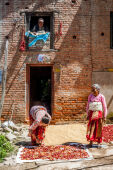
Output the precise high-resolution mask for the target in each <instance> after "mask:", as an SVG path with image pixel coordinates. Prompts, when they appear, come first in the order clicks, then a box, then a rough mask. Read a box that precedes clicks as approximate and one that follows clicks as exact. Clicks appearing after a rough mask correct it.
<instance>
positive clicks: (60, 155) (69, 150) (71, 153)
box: [21, 145, 89, 160]
mask: <svg viewBox="0 0 113 170" xmlns="http://www.w3.org/2000/svg"><path fill="white" fill-rule="evenodd" d="M87 157H89V155H88V153H87V152H86V151H85V150H84V149H79V148H77V147H76V146H66V145H58V146H39V147H36V148H34V149H28V148H24V149H23V151H22V154H21V160H34V159H49V160H58V159H59V160H70V159H80V158H87Z"/></svg>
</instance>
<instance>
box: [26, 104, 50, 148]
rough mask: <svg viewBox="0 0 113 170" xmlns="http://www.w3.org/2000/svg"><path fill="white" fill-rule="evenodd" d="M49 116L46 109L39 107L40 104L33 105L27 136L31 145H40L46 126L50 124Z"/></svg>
mask: <svg viewBox="0 0 113 170" xmlns="http://www.w3.org/2000/svg"><path fill="white" fill-rule="evenodd" d="M50 120H51V116H50V115H49V113H48V112H47V109H46V108H45V107H44V106H42V105H40V102H35V105H34V106H32V107H31V110H30V125H31V126H30V128H29V134H28V136H30V137H31V142H32V145H36V144H42V142H43V139H44V137H45V129H46V126H47V125H48V124H49V123H50Z"/></svg>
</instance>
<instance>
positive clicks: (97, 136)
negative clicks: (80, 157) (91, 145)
mask: <svg viewBox="0 0 113 170" xmlns="http://www.w3.org/2000/svg"><path fill="white" fill-rule="evenodd" d="M97 112H98V113H97V116H96V117H94V115H93V114H94V111H90V113H89V122H88V126H87V134H86V138H87V140H88V141H92V142H98V143H102V123H103V120H102V117H103V114H102V111H97Z"/></svg>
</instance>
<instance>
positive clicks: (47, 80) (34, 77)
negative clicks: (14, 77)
mask: <svg viewBox="0 0 113 170" xmlns="http://www.w3.org/2000/svg"><path fill="white" fill-rule="evenodd" d="M51 73H52V67H51V66H48V67H47V66H46V67H45V66H44V67H30V108H31V107H32V105H33V103H34V102H37V101H40V102H41V103H42V104H43V105H44V106H45V107H46V108H47V110H48V113H49V114H50V115H51V96H52V94H51V91H52V90H51V77H52V76H51Z"/></svg>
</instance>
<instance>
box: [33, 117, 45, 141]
mask: <svg viewBox="0 0 113 170" xmlns="http://www.w3.org/2000/svg"><path fill="white" fill-rule="evenodd" d="M33 121H34V119H33V118H32V117H31V116H30V125H32V123H33ZM45 128H46V127H44V126H38V127H37V128H36V129H35V130H33V131H32V134H31V142H32V143H33V144H36V143H37V141H39V142H38V143H42V141H43V139H44V137H45Z"/></svg>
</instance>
